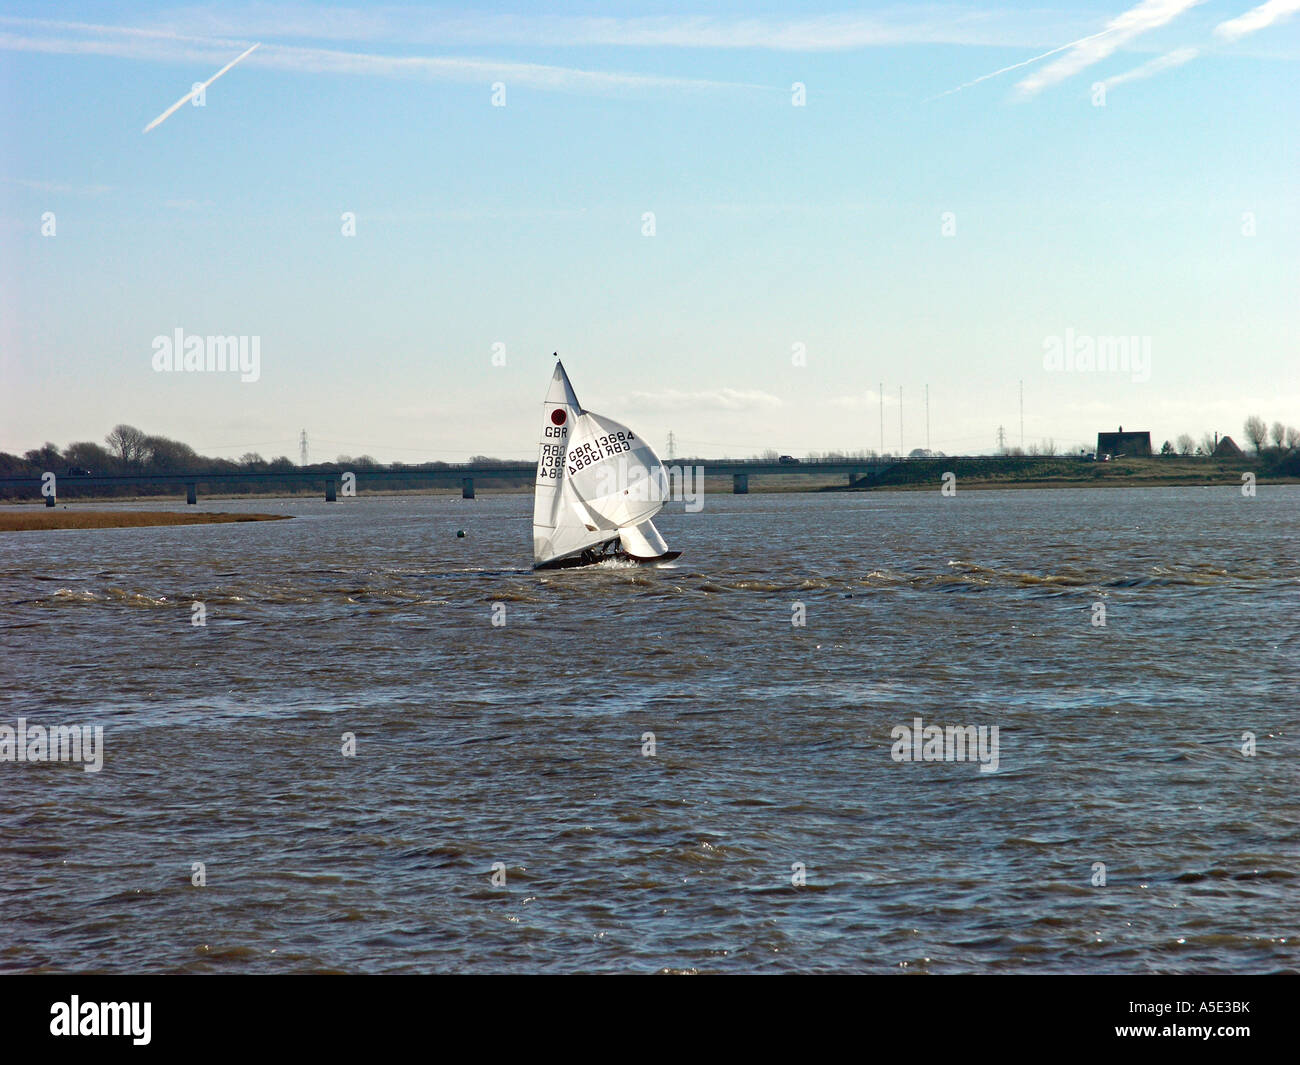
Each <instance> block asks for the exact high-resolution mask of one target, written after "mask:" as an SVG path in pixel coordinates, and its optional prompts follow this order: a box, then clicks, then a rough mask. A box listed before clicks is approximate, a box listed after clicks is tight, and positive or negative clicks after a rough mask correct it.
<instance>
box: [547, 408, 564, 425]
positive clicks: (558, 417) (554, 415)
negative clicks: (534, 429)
mask: <svg viewBox="0 0 1300 1065" xmlns="http://www.w3.org/2000/svg"><path fill="white" fill-rule="evenodd" d="M567 417H568V415H567V414H565V413H564V411H563V410H562V409H561V408H559V407H556V408H555V410H553V411H551V421H552V422H553V423H554V424H556V425H563V424H564V420H565V418H567Z"/></svg>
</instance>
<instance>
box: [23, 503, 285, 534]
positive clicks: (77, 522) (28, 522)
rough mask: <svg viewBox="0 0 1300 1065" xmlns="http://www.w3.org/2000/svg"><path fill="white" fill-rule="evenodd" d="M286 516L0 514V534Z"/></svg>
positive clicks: (62, 511) (106, 512)
mask: <svg viewBox="0 0 1300 1065" xmlns="http://www.w3.org/2000/svg"><path fill="white" fill-rule="evenodd" d="M287 517H290V515H288V514H184V513H180V512H176V511H163V510H99V511H86V510H66V509H61V508H58V507H50V508H44V507H42V508H41V509H40V510H31V511H27V510H23V511H4V512H0V532H31V531H34V530H37V529H137V528H142V527H145V526H150V525H224V524H227V523H228V522H235V521H279V520H281V519H282V518H287Z"/></svg>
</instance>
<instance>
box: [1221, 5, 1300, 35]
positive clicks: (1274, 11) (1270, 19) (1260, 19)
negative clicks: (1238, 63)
mask: <svg viewBox="0 0 1300 1065" xmlns="http://www.w3.org/2000/svg"><path fill="white" fill-rule="evenodd" d="M1297 11H1300V0H1268V3H1266V4H1260V5H1259V7H1255V8H1251V9H1250V10H1249V11H1247V12H1246V13H1245V14H1244V15H1238V16H1237V17H1236V18H1232V19H1228V20H1227V21H1226V22H1220V23H1219V24H1218V25H1217V26H1215V27H1214V32H1215V33H1216V34H1217V35H1218V36H1220V37H1222V38H1224V40H1228V41H1235V40H1238V39H1239V38H1242V37H1245V36H1246V35H1247V34H1248V33H1255V32H1256V31H1257V30H1262V29H1264V28H1265V27H1266V26H1271V25H1273V23H1275V22H1279V21H1281V20H1282V19H1285V18H1290V17H1291V16H1292V15H1294V14H1295V13H1296V12H1297Z"/></svg>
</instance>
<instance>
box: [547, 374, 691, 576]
mask: <svg viewBox="0 0 1300 1065" xmlns="http://www.w3.org/2000/svg"><path fill="white" fill-rule="evenodd" d="M542 409H543V416H542V436H541V441H540V447H541V452H540V455H539V457H538V460H537V480H536V483H535V487H534V499H533V564H534V565H535V566H546V565H550V564H553V563H556V562H559V561H560V560H564V559H569V558H572V557H574V556H579V555H581V553H582V552H583V551H585V550H586V549H588V548H592V547H595V546H596V545H598V544H608V543H611V542H612V541H615V540H618V541H620V543H621V544H622V546H623V549H624V551H625V552H626V553H627V554H628V555H629V556H631V557H633V558H637V559H642V560H646V561H649V560H651V559H654V558H659V557H662V556H664V555H666V554H671V553H670V552H668V550H667V545H666V544H665V543H664V540H663V537H662V536H660V535H659V531H658V530H657V529H655V527H654V524H653V523H652V522H651V521H650V519H651V518H652V517H653V516H654V515H655V514H657V513H658V512H659V509H660V508H661V507H662V506H663V503H664V483H663V474H662V471H661V469H660V466H659V458H658V456H656V455H655V453H654V451H653V449H651V447H650V446H649V445H648V444H647V443H646V442H645V441H644V440H642V439H641V438H640V437H639V436H637V435H636V434H635V433H633V432H632V430H631V429H629V428H628V427H627V426H625V425H621V424H619V423H618V422H616V421H614V420H613V419H612V418H606V417H603V416H601V415H599V414H594V413H592V412H590V411H584V410H583V409H582V407H581V405H580V404H579V403H578V397H577V396H576V395H575V394H574V392H573V386H572V385H571V384H570V383H569V377H568V374H566V373H565V372H564V366H563V365H562V364H561V363H560V362H558V361H557V362H556V364H555V373H554V374H553V375H552V376H551V387H550V388H549V389H548V391H547V393H546V399H545V401H544V403H543V408H542ZM674 557H675V556H674Z"/></svg>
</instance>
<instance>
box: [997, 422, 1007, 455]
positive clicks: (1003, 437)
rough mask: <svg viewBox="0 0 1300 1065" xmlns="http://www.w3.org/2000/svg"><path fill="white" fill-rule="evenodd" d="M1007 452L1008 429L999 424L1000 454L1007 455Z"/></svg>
mask: <svg viewBox="0 0 1300 1065" xmlns="http://www.w3.org/2000/svg"><path fill="white" fill-rule="evenodd" d="M1006 453H1007V431H1006V430H1005V429H1003V428H1002V426H1000V425H999V426H998V454H1000V455H1005V454H1006Z"/></svg>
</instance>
